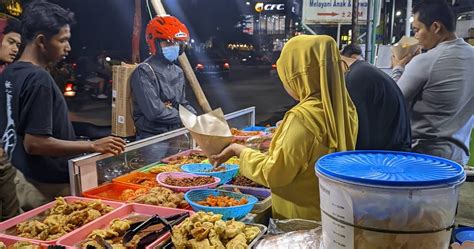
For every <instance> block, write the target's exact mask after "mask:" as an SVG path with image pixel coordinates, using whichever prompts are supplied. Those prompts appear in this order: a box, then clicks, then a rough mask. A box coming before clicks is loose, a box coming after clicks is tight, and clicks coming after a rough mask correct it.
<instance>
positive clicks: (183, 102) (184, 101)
mask: <svg viewBox="0 0 474 249" xmlns="http://www.w3.org/2000/svg"><path fill="white" fill-rule="evenodd" d="M183 81H184V76H183ZM180 97H181V98H180V101H179V102H180V103H179V104H180V105H182V106H184V108H186V109H188V110H189V111H190V112H192V113H194V114H195V115H196V114H197V111H196V109H194V107H193V106H192V105H191V103H189V101H188V100H187V99H186V84H183V89H182V90H181V96H180Z"/></svg>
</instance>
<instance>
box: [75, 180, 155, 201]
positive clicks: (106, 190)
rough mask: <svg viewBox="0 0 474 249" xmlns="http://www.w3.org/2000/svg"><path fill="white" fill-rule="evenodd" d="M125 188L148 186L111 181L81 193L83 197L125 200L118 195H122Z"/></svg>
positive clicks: (135, 188) (136, 188)
mask: <svg viewBox="0 0 474 249" xmlns="http://www.w3.org/2000/svg"><path fill="white" fill-rule="evenodd" d="M127 189H131V190H134V191H135V190H138V189H146V190H148V188H146V187H142V186H135V185H131V184H122V183H117V182H112V183H106V184H104V185H101V186H99V187H96V188H93V189H89V190H87V191H84V192H82V195H83V196H84V197H88V198H94V199H101V200H109V201H121V202H125V200H122V199H121V198H120V196H121V195H122V193H123V191H125V190H127Z"/></svg>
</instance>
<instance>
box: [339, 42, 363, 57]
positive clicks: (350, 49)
mask: <svg viewBox="0 0 474 249" xmlns="http://www.w3.org/2000/svg"><path fill="white" fill-rule="evenodd" d="M341 54H342V55H344V56H346V57H351V55H353V54H356V55H361V54H362V49H361V48H360V46H359V45H357V44H355V43H351V44H349V45H346V46H345V47H344V48H343V49H342V52H341Z"/></svg>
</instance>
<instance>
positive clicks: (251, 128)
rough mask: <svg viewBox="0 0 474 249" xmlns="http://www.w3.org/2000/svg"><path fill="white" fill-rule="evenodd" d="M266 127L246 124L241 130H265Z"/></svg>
mask: <svg viewBox="0 0 474 249" xmlns="http://www.w3.org/2000/svg"><path fill="white" fill-rule="evenodd" d="M266 130H267V127H264V126H248V127H245V128H243V129H242V131H266Z"/></svg>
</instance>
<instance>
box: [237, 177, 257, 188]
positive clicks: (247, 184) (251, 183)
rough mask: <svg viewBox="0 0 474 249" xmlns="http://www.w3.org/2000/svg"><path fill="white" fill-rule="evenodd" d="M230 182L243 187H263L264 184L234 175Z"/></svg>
mask: <svg viewBox="0 0 474 249" xmlns="http://www.w3.org/2000/svg"><path fill="white" fill-rule="evenodd" d="M230 184H233V185H237V186H244V187H254V188H263V187H264V186H262V185H260V184H258V183H256V182H254V181H252V180H250V179H248V178H247V177H245V176H236V177H235V178H234V179H233V180H232V182H231V183H230Z"/></svg>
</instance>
